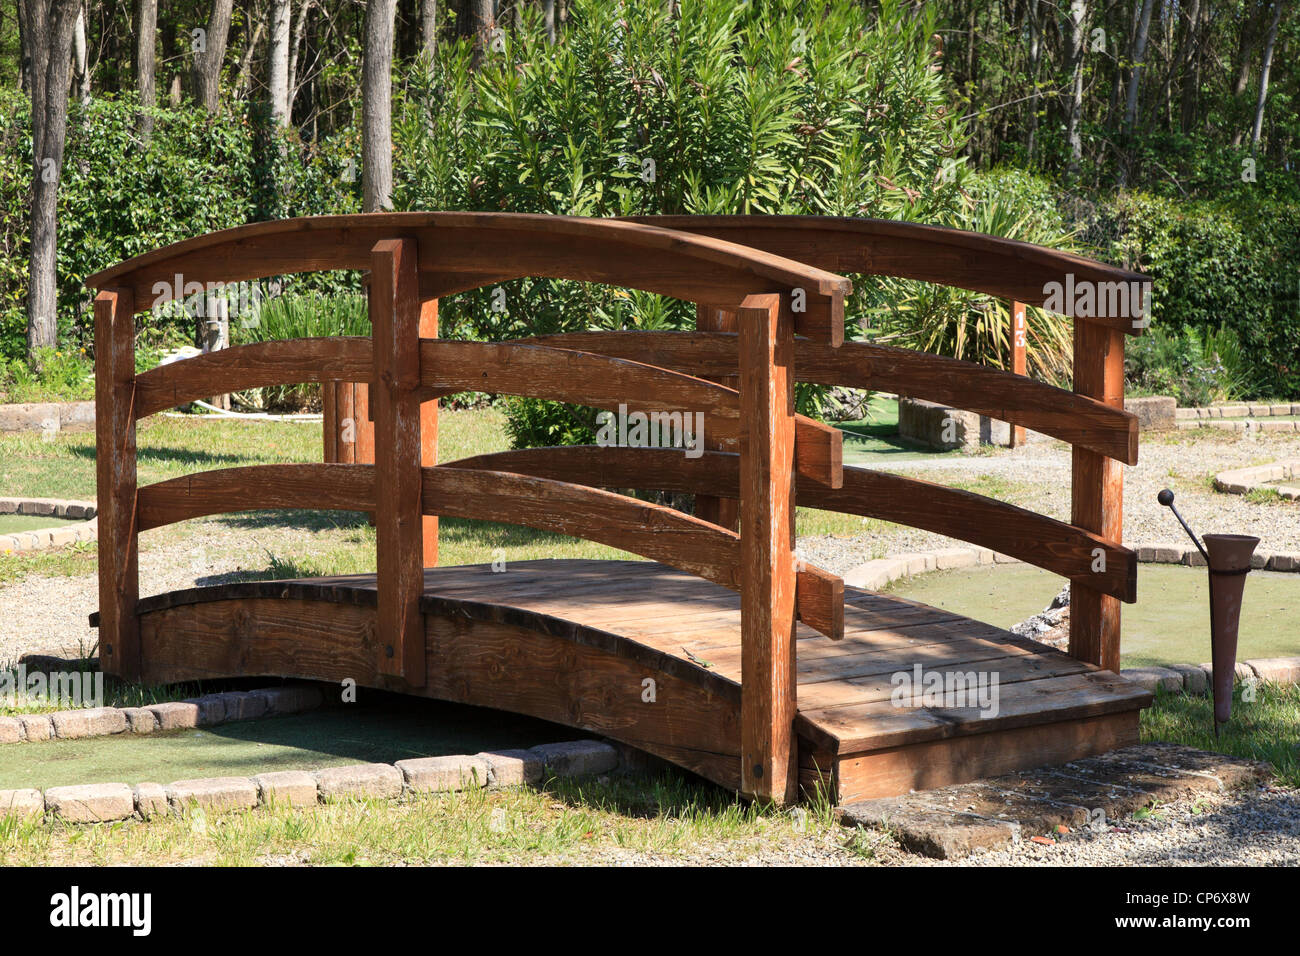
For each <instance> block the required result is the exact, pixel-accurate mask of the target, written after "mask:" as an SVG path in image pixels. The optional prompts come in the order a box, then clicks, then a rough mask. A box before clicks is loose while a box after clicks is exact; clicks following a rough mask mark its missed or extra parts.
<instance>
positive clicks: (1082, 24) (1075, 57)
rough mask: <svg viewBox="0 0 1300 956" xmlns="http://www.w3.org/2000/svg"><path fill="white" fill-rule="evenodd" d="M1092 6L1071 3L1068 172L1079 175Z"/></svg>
mask: <svg viewBox="0 0 1300 956" xmlns="http://www.w3.org/2000/svg"><path fill="white" fill-rule="evenodd" d="M1087 19H1088V5H1087V4H1086V3H1084V0H1071V3H1070V31H1069V43H1070V59H1069V63H1070V92H1069V95H1068V98H1067V99H1066V106H1065V139H1066V142H1067V143H1068V144H1069V147H1070V160H1069V165H1068V171H1069V174H1070V175H1071V176H1078V175H1079V170H1080V168H1081V167H1082V165H1083V133H1082V131H1081V130H1080V124H1081V123H1082V122H1083V53H1084V39H1085V33H1084V31H1085V29H1086V27H1087Z"/></svg>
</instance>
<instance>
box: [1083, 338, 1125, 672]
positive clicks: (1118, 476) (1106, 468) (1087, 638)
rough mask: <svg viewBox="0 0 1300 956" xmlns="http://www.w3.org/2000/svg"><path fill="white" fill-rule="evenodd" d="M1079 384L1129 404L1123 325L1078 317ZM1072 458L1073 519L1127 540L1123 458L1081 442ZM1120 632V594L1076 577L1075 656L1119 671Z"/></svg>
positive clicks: (1111, 401) (1117, 404)
mask: <svg viewBox="0 0 1300 956" xmlns="http://www.w3.org/2000/svg"><path fill="white" fill-rule="evenodd" d="M1074 390H1075V391H1076V392H1078V393H1079V394H1081V395H1087V396H1089V397H1090V398H1095V399H1097V400H1098V401H1101V402H1104V403H1105V404H1107V405H1110V406H1111V407H1113V408H1118V409H1121V410H1122V409H1123V408H1124V333H1123V332H1122V331H1120V330H1119V329H1115V328H1109V327H1107V326H1104V325H1099V324H1096V323H1093V322H1085V321H1083V320H1082V319H1075V322H1074ZM1071 463H1072V466H1073V472H1072V475H1073V478H1072V488H1071V518H1070V520H1071V523H1072V524H1074V525H1075V526H1077V527H1079V528H1083V529H1084V530H1086V531H1091V532H1093V533H1094V534H1098V535H1100V536H1101V537H1103V538H1105V539H1107V540H1108V541H1115V542H1119V541H1123V540H1124V466H1123V464H1122V463H1120V462H1118V461H1116V460H1115V459H1113V458H1108V457H1106V456H1105V455H1100V454H1098V453H1097V452H1095V451H1090V450H1089V449H1087V448H1081V447H1079V446H1078V445H1075V446H1074V449H1073V454H1072V461H1071ZM1102 560H1104V556H1103V557H1102ZM1119 636H1120V602H1119V599H1118V598H1116V597H1111V596H1110V595H1106V594H1102V593H1101V592H1100V591H1095V590H1093V589H1092V588H1089V587H1086V586H1084V585H1081V584H1079V582H1078V581H1075V582H1073V583H1072V584H1071V585H1070V656H1072V657H1075V658H1077V659H1079V660H1081V661H1087V662H1088V663H1090V664H1096V665H1098V666H1100V667H1104V668H1105V669H1107V670H1111V671H1114V672H1115V673H1119Z"/></svg>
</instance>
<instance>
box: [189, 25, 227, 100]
mask: <svg viewBox="0 0 1300 956" xmlns="http://www.w3.org/2000/svg"><path fill="white" fill-rule="evenodd" d="M233 3H234V0H212V13H211V15H210V16H209V17H208V25H207V26H206V27H205V28H203V32H202V33H201V35H200V36H199V37H198V38H197V40H196V41H195V42H196V45H197V49H194V96H195V98H196V99H197V100H198V101H199V103H201V104H202V105H203V108H204V109H205V110H207V111H208V112H209V113H215V112H216V111H217V110H218V108H220V106H221V66H222V63H223V62H224V61H225V59H226V43H227V41H228V40H229V37H230V11H231V7H232V6H233Z"/></svg>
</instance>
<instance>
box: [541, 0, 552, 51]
mask: <svg viewBox="0 0 1300 956" xmlns="http://www.w3.org/2000/svg"><path fill="white" fill-rule="evenodd" d="M542 25H543V26H544V27H545V28H546V42H547V43H554V42H555V0H542Z"/></svg>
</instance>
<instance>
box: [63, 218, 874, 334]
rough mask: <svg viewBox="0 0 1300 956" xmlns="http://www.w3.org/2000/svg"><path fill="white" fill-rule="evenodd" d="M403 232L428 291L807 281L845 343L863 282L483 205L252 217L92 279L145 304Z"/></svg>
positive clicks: (612, 226) (617, 228)
mask: <svg viewBox="0 0 1300 956" xmlns="http://www.w3.org/2000/svg"><path fill="white" fill-rule="evenodd" d="M395 238H403V239H413V240H415V241H416V244H417V245H418V248H419V274H420V275H419V281H420V294H421V296H422V298H425V299H437V298H442V297H444V296H447V295H451V294H453V293H456V292H463V291H466V290H469V289H475V288H480V287H482V286H486V285H492V284H495V283H498V282H505V281H508V280H510V279H518V278H522V277H527V276H535V277H538V278H554V279H572V280H576V281H583V282H599V283H604V284H607V285H616V286H620V287H625V288H634V289H642V290H644V291H647V292H656V293H659V294H661V295H668V296H672V297H673V298H677V299H683V300H686V301H689V302H699V303H702V304H705V305H711V306H715V307H717V308H725V309H735V308H736V307H738V306H739V304H740V303H741V302H742V301H743V300H744V298H745V297H746V296H747V295H750V294H752V293H755V292H777V293H782V294H787V293H790V292H792V291H793V290H795V289H801V290H803V293H804V298H805V303H804V304H805V306H806V308H805V310H804V311H803V312H800V313H797V314H796V315H795V323H796V329H797V331H798V332H799V333H800V334H802V335H807V336H809V337H812V338H816V339H818V340H819V341H826V342H829V343H830V344H832V345H834V344H837V343H839V342H840V341H843V337H844V297H845V296H846V295H848V294H849V293H850V292H851V291H852V283H851V282H850V281H849V280H848V279H845V278H844V277H842V276H838V275H835V274H833V273H830V272H827V271H825V270H823V269H819V268H816V267H814V266H807V265H804V264H803V263H801V262H798V261H796V260H793V259H787V258H784V257H781V256H777V255H773V254H772V253H770V252H765V251H762V250H759V249H748V248H745V247H744V246H737V245H734V244H733V243H730V242H727V241H725V240H721V239H716V238H713V237H710V236H699V235H690V234H687V233H682V232H677V231H674V230H671V229H664V228H661V227H658V226H647V225H641V224H638V223H632V222H620V221H617V220H612V219H584V218H577V217H570V216H548V215H526V214H518V213H472V212H411V213H363V214H357V215H347V216H312V217H305V218H300V219H287V220H280V221H273V222H258V223H251V224H249V225H244V226H238V227H236V228H234V229H226V230H223V231H220V232H214V233H210V234H208V235H205V236H199V237H197V238H194V239H188V240H185V241H184V242H179V243H175V244H173V245H170V246H167V247H165V248H162V249H157V250H154V251H152V252H147V253H145V254H144V255H141V256H137V257H135V258H134V259H129V260H127V261H126V262H122V263H120V264H118V265H115V266H113V267H112V268H110V269H106V270H104V271H102V272H99V273H96V274H95V275H93V276H91V277H90V278H88V279H87V280H86V284H87V285H89V286H90V287H91V288H94V289H102V288H107V287H122V288H128V289H131V290H133V291H134V293H135V299H134V303H133V306H134V308H135V309H136V311H143V310H146V309H149V308H151V307H153V306H154V304H155V303H158V302H161V301H168V300H174V299H177V298H180V297H181V296H184V295H188V293H187V292H186V291H185V289H186V288H187V287H189V288H202V287H204V286H206V285H208V284H216V283H234V282H245V281H250V280H254V279H263V278H267V277H269V276H276V275H286V274H292V273H298V272H320V271H326V270H338V269H368V268H369V267H370V251H371V249H372V248H373V247H374V246H375V244H376V243H378V242H381V241H384V240H391V239H395ZM178 277H179V282H180V285H181V288H180V289H177V288H176V285H177V282H178Z"/></svg>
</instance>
